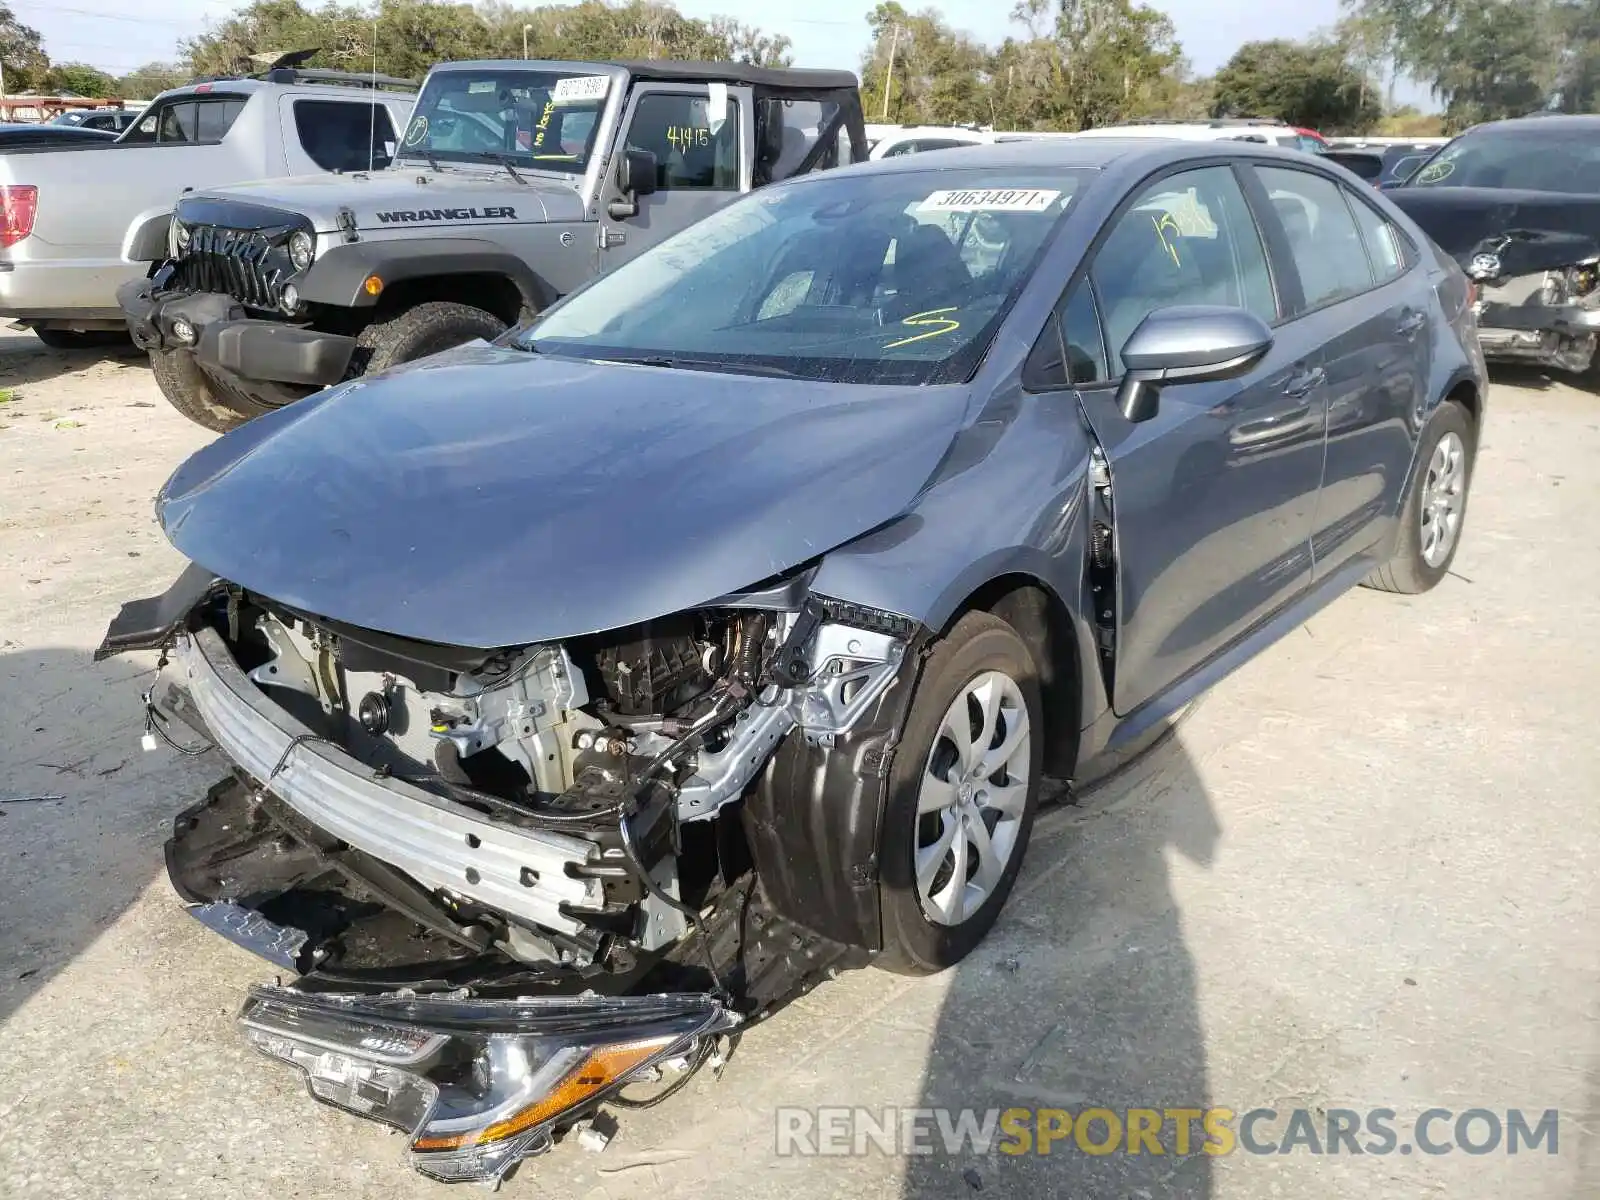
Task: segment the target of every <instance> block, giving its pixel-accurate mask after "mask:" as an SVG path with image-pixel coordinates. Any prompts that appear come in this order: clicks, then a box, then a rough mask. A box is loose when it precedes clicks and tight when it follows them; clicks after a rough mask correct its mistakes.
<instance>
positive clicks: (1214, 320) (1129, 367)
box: [1117, 305, 1272, 421]
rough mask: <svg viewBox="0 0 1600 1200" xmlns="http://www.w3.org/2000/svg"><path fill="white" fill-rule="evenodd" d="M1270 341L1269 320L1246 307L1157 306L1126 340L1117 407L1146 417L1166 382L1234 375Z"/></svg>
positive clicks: (1130, 417) (1136, 416)
mask: <svg viewBox="0 0 1600 1200" xmlns="http://www.w3.org/2000/svg"><path fill="white" fill-rule="evenodd" d="M1271 346H1272V330H1270V329H1268V328H1267V324H1266V322H1265V321H1263V320H1262V319H1261V318H1260V317H1258V316H1256V315H1255V314H1254V313H1250V312H1246V311H1245V310H1244V309H1242V308H1226V307H1221V306H1214V305H1192V306H1190V305H1180V306H1176V307H1173V308H1158V309H1156V310H1155V311H1154V312H1152V313H1150V314H1149V315H1148V316H1146V317H1145V319H1144V320H1142V321H1140V322H1139V326H1138V328H1137V329H1135V330H1134V331H1133V333H1132V334H1131V335H1129V337H1128V340H1127V342H1125V343H1124V344H1123V347H1122V365H1123V367H1124V368H1125V371H1124V374H1123V376H1122V385H1121V386H1120V387H1119V388H1118V389H1117V407H1118V408H1120V409H1121V410H1122V415H1123V416H1124V417H1126V418H1127V419H1128V420H1130V421H1148V420H1149V419H1150V418H1151V417H1153V416H1155V415H1156V410H1157V408H1158V407H1159V405H1160V398H1161V388H1162V387H1163V386H1164V385H1166V384H1171V383H1199V382H1202V381H1204V380H1208V379H1234V378H1236V377H1238V376H1240V375H1243V374H1244V373H1245V372H1246V371H1248V370H1250V368H1251V367H1253V366H1255V364H1256V363H1257V362H1259V361H1260V360H1261V356H1262V355H1263V354H1265V353H1266V352H1267V350H1268V349H1269V348H1270V347H1271Z"/></svg>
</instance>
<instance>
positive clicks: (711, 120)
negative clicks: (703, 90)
mask: <svg viewBox="0 0 1600 1200" xmlns="http://www.w3.org/2000/svg"><path fill="white" fill-rule="evenodd" d="M727 119H728V85H727V84H725V83H713V84H712V85H711V102H710V103H709V104H707V105H706V124H707V125H709V126H710V127H711V136H712V137H716V135H717V132H718V131H719V130H720V129H721V128H722V123H723V122H724V121H726V120H727Z"/></svg>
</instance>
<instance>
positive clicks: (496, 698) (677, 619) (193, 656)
mask: <svg viewBox="0 0 1600 1200" xmlns="http://www.w3.org/2000/svg"><path fill="white" fill-rule="evenodd" d="M897 632H899V633H900V635H901V636H898V637H897V636H895V634H892V633H889V632H885V631H883V630H871V629H864V628H859V627H852V626H847V625H844V624H841V623H837V622H833V621H830V620H828V619H827V615H826V612H825V609H824V607H823V605H822V604H821V603H820V602H817V601H810V602H808V604H807V605H806V606H804V607H801V608H799V609H797V610H795V611H792V612H784V611H766V610H739V609H722V610H706V611H703V612H696V613H689V614H682V615H677V616H671V617H667V618H663V619H661V620H657V621H651V622H648V623H646V624H644V625H641V626H637V627H634V628H631V629H627V630H622V631H618V632H616V633H607V634H602V635H596V636H593V637H586V638H580V639H575V640H573V641H571V642H569V643H567V644H562V645H545V646H529V647H521V648H517V649H512V650H506V651H498V652H492V653H485V652H481V651H464V650H453V649H450V648H446V647H437V646H428V645H424V644H420V643H411V642H405V641H403V640H401V639H395V638H389V637H386V636H384V635H381V634H372V633H369V632H366V631H361V630H352V629H349V628H345V627H341V626H336V625H333V624H331V623H326V622H319V621H316V620H314V619H311V618H308V617H306V616H303V615H301V614H297V613H294V612H291V611H289V610H287V609H285V608H282V607H280V606H278V605H275V604H273V603H272V602H270V601H266V600H263V599H261V598H258V597H254V596H251V595H248V594H246V593H244V592H242V591H240V590H238V589H223V590H222V591H221V592H220V593H219V594H217V595H216V596H214V597H213V598H212V599H211V600H210V601H209V605H208V607H206V608H205V609H204V611H203V615H201V616H200V618H199V619H198V620H197V621H196V622H195V626H194V628H193V629H192V630H191V631H190V633H189V636H188V637H186V638H185V639H184V644H183V646H182V647H181V648H180V650H179V651H178V653H177V654H176V656H175V663H174V664H173V666H169V667H168V668H167V672H168V673H171V672H172V671H173V670H174V668H176V670H177V671H178V672H179V674H180V677H179V678H178V679H176V680H175V682H176V684H177V685H178V686H179V687H180V688H182V689H183V690H184V691H185V692H187V694H188V696H189V700H188V702H187V703H188V704H190V705H192V710H193V712H194V713H195V714H196V715H198V717H199V718H200V721H201V723H202V727H203V728H204V729H206V730H207V732H208V735H209V736H212V737H214V738H216V740H217V741H218V744H219V745H220V746H221V748H222V749H223V750H224V751H225V752H226V753H227V754H228V755H229V757H230V758H232V759H233V761H234V762H235V763H236V764H237V765H238V766H239V767H240V768H241V769H242V770H243V772H244V773H245V776H246V777H247V778H249V779H251V780H252V781H254V783H255V785H256V788H257V792H258V793H259V797H258V800H257V803H258V805H261V806H266V809H265V811H266V814H267V819H268V821H269V823H271V824H274V825H276V826H286V827H289V828H290V830H291V832H292V826H293V824H294V822H295V821H296V820H303V821H306V822H309V823H310V824H311V825H313V826H315V827H316V828H317V829H319V830H320V831H322V832H325V833H327V834H330V835H332V836H333V837H335V838H337V839H338V840H339V841H341V842H343V843H346V844H347V845H348V846H350V847H353V848H354V849H355V850H356V851H359V852H360V853H362V854H364V855H369V856H371V857H373V858H375V859H377V860H379V862H381V863H382V864H383V865H384V866H385V867H387V868H390V869H396V870H398V871H399V872H402V873H403V874H404V875H405V876H407V877H408V878H409V880H410V881H413V882H414V883H415V884H417V885H420V889H421V890H422V891H424V892H425V895H417V896H412V897H410V900H409V904H410V907H412V909H413V914H412V915H414V916H416V917H418V918H421V923H422V924H423V925H425V926H427V927H429V929H430V931H431V932H432V933H433V934H435V935H437V936H440V937H442V938H444V939H445V940H446V941H449V942H454V943H456V944H457V945H458V946H460V947H462V948H463V949H471V950H475V951H480V952H481V951H491V950H492V951H494V952H497V953H498V954H500V955H503V956H504V957H505V958H506V959H508V960H510V961H512V962H516V963H521V964H536V965H540V966H556V967H560V968H564V969H571V970H576V971H584V972H586V971H589V970H591V969H599V970H604V971H610V972H615V973H627V972H630V971H632V970H634V969H635V968H636V967H637V965H638V962H639V957H640V955H641V953H648V952H652V951H658V950H661V949H662V948H664V947H666V946H668V945H670V944H672V943H673V942H675V941H677V940H678V939H679V938H681V937H682V936H683V935H684V934H685V933H686V932H687V931H688V928H689V925H690V923H691V921H692V920H693V919H694V918H695V909H694V908H693V907H691V906H690V905H689V904H687V903H686V902H685V898H686V897H688V896H693V897H694V898H695V899H696V900H703V899H704V897H705V895H706V889H707V888H708V887H709V886H710V884H711V880H710V879H708V878H706V877H705V875H706V872H707V871H714V872H716V873H717V874H718V875H719V876H722V877H723V882H724V883H725V882H727V880H726V876H725V873H724V872H723V871H722V867H723V865H724V864H723V863H721V861H720V859H721V858H723V857H727V855H726V853H725V852H721V853H719V850H718V847H717V845H716V844H715V842H716V838H715V836H714V835H713V833H712V831H711V830H710V829H709V828H702V827H708V826H709V825H710V824H711V823H713V822H714V820H715V818H717V817H718V816H719V814H720V813H722V811H723V810H724V809H725V808H726V807H727V806H728V805H730V804H733V803H734V802H736V801H738V800H739V799H740V797H741V796H742V795H743V793H744V791H745V789H746V788H747V786H748V785H749V784H750V782H751V780H752V779H753V778H754V777H755V776H756V774H757V773H758V772H759V771H760V769H761V768H762V766H763V765H764V764H765V763H766V761H767V759H768V758H769V756H770V755H771V754H772V752H773V750H774V748H775V747H776V746H777V745H778V744H779V742H780V741H781V740H782V739H783V738H784V737H786V736H787V735H788V734H789V733H790V732H791V731H793V730H794V729H796V727H798V726H802V725H803V726H804V728H805V733H806V735H807V736H809V737H813V738H817V737H821V738H830V739H831V738H834V737H837V736H839V735H841V734H845V733H848V732H849V730H850V729H851V728H852V727H853V725H854V724H855V722H856V720H857V719H858V718H859V716H860V715H861V714H862V713H863V712H865V711H866V710H867V708H868V707H869V706H871V705H872V704H873V703H874V702H875V701H876V700H877V699H878V698H879V697H880V696H881V695H882V693H883V692H884V691H885V690H886V689H887V688H888V687H889V686H890V685H891V684H892V683H893V682H894V679H895V676H896V673H897V670H898V667H899V664H900V662H901V660H902V657H903V655H904V652H905V645H906V642H905V635H906V634H907V633H909V629H900V630H897ZM185 676H186V678H185ZM251 693H253V695H252V694H251ZM241 700H243V701H245V702H244V703H240V701H241ZM183 703H184V702H182V701H180V702H179V707H180V710H181V708H182V705H183ZM274 710H276V711H274ZM153 719H155V720H160V719H161V718H160V717H159V716H156V717H154V718H153ZM261 730H267V731H269V734H268V736H269V739H270V742H269V744H258V739H257V737H256V736H255V735H256V734H257V733H258V732H259V731H261ZM272 734H276V735H278V737H277V738H271V735H272ZM280 739H281V741H282V743H283V744H282V746H281V748H280V747H279V746H278V740H280ZM274 750H276V751H277V753H276V754H273V753H272V752H273V751H274ZM269 759H270V760H271V761H269ZM356 772H360V773H361V774H360V775H356V776H355V780H353V779H351V778H349V776H351V775H353V774H355V773H356ZM340 776H344V778H340ZM362 776H364V777H362ZM356 780H359V782H356ZM357 792H359V793H360V795H359V797H358V796H357V795H356V793H357ZM275 807H276V808H278V809H279V811H277V812H276V813H274V811H273V810H274V808H275ZM284 809H286V810H287V811H281V810H284ZM385 809H386V811H385ZM389 822H393V823H394V828H392V829H391V828H387V827H386V825H387V824H388V823H389ZM194 890H195V891H196V892H197V894H200V893H201V891H202V889H201V888H199V887H195V889H194ZM205 890H207V891H210V890H215V891H216V896H217V898H218V899H221V900H233V899H236V897H233V896H228V895H225V894H224V893H226V892H228V891H229V890H230V889H229V887H228V878H227V877H226V876H225V875H222V874H218V875H217V876H216V878H215V880H214V889H205ZM233 890H237V889H233ZM324 924H325V922H324ZM308 941H309V938H308ZM311 952H312V954H313V955H316V956H317V957H316V958H315V960H314V961H315V963H316V964H317V965H326V966H327V967H328V968H330V969H333V968H337V967H338V966H339V964H340V963H341V962H342V961H344V959H345V957H346V956H347V955H349V954H350V953H351V948H350V947H349V946H347V945H345V944H344V943H343V942H341V940H340V939H339V938H338V937H330V938H327V939H325V940H323V941H322V942H321V943H320V944H318V945H316V946H313V947H311ZM286 965H293V966H295V967H296V969H302V970H303V969H306V968H308V967H310V966H311V965H313V961H312V960H305V961H298V960H297V961H295V962H294V963H293V964H286ZM361 965H363V966H370V965H374V964H367V963H363V964H361Z"/></svg>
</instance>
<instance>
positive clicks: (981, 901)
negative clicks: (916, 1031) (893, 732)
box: [877, 612, 1044, 975]
mask: <svg viewBox="0 0 1600 1200" xmlns="http://www.w3.org/2000/svg"><path fill="white" fill-rule="evenodd" d="M990 714H994V715H992V716H991V715H990ZM963 727H964V728H965V731H966V736H965V738H964V739H963V738H962V736H961V729H962V728H963ZM985 729H987V730H988V731H989V732H988V734H987V736H985V733H984V731H985ZM952 731H953V733H954V735H953V736H952ZM963 740H964V741H965V742H966V743H967V745H968V746H970V750H968V749H966V748H965V747H964V746H963V745H962V744H961V743H962V741H963ZM1024 742H1025V744H1023V743H1024ZM1008 747H1009V748H1010V749H1009V751H1008ZM1043 762H1044V721H1043V705H1042V704H1041V702H1040V696H1039V672H1038V668H1037V666H1036V664H1035V663H1034V660H1033V655H1032V654H1031V653H1029V651H1028V647H1027V645H1026V644H1025V643H1024V642H1023V640H1022V639H1021V638H1020V637H1019V636H1017V632H1016V630H1014V629H1013V628H1012V627H1011V626H1010V625H1007V624H1006V623H1005V622H1004V621H1002V620H1001V619H1000V618H999V617H996V616H993V615H992V614H990V613H985V612H971V613H968V614H967V615H966V616H964V617H962V618H961V620H960V621H958V622H957V623H956V626H955V628H954V629H952V630H951V631H950V632H949V634H947V635H946V636H945V637H944V638H943V639H942V640H941V641H940V642H939V643H938V644H937V645H936V647H935V648H934V650H933V653H932V654H931V655H929V657H928V660H927V662H926V664H925V665H924V667H923V670H922V676H921V678H920V680H919V681H918V683H917V690H916V692H915V694H914V695H913V696H912V698H911V710H910V712H909V714H908V715H907V718H906V726H905V731H904V734H903V736H902V737H901V739H900V744H899V746H898V748H897V749H896V751H895V756H894V766H893V768H892V770H891V772H890V775H889V798H888V804H887V806H886V810H885V812H884V825H883V834H882V839H881V853H880V858H879V861H880V864H881V866H880V882H879V885H878V888H879V903H880V905H881V910H882V914H883V952H882V953H881V954H880V955H879V956H878V958H877V965H878V966H880V967H882V968H884V969H885V970H888V971H894V972H896V973H898V974H902V975H931V974H933V973H935V972H937V971H942V970H944V969H945V968H946V967H949V966H953V965H954V964H955V963H957V962H960V961H961V959H963V958H965V957H966V956H967V955H968V954H969V953H971V952H972V950H973V949H974V948H975V947H976V946H977V944H978V943H979V942H980V941H982V940H983V937H984V935H985V934H987V933H988V932H989V930H990V928H991V927H992V926H993V925H994V923H995V919H996V918H997V917H998V916H999V915H1000V910H1001V908H1002V907H1004V905H1005V902H1006V897H1007V896H1008V895H1010V893H1011V887H1012V884H1014V883H1015V882H1016V878H1017V872H1018V871H1020V870H1021V869H1022V857H1023V854H1024V853H1025V852H1026V850H1027V847H1028V835H1029V833H1030V832H1031V830H1032V828H1033V816H1034V812H1035V810H1036V809H1037V808H1038V805H1039V785H1040V780H1041V777H1042V774H1043ZM980 826H981V831H977V832H975V831H976V830H978V828H979V827H980ZM983 847H987V848H988V853H987V854H986V853H985V850H984V849H983Z"/></svg>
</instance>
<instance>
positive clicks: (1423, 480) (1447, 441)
mask: <svg viewBox="0 0 1600 1200" xmlns="http://www.w3.org/2000/svg"><path fill="white" fill-rule="evenodd" d="M1476 435H1477V430H1476V429H1474V428H1473V424H1472V418H1471V417H1470V416H1469V415H1468V414H1467V410H1466V409H1465V408H1463V407H1462V406H1461V405H1460V404H1458V403H1456V402H1455V401H1454V400H1446V401H1445V402H1444V403H1443V404H1441V405H1439V407H1438V408H1437V409H1435V410H1434V413H1433V416H1432V417H1431V418H1429V420H1428V424H1427V426H1426V427H1425V428H1424V429H1423V433H1422V440H1421V444H1420V445H1419V446H1418V448H1417V470H1416V474H1414V475H1413V476H1412V477H1411V484H1410V486H1409V487H1408V488H1407V489H1406V494H1405V499H1404V500H1403V501H1402V503H1401V505H1400V535H1399V538H1398V540H1397V541H1396V543H1395V548H1394V557H1393V558H1391V559H1390V560H1389V561H1388V562H1386V563H1385V564H1384V565H1383V566H1381V567H1379V568H1378V569H1377V570H1375V571H1373V572H1372V574H1370V575H1368V576H1367V577H1366V579H1365V580H1363V581H1362V582H1363V586H1365V587H1369V588H1373V589H1375V590H1377V591H1380V592H1400V593H1402V594H1405V595H1416V594H1418V593H1420V592H1426V591H1428V590H1430V589H1431V588H1433V587H1434V586H1435V585H1436V584H1438V582H1439V581H1440V580H1441V579H1443V578H1444V577H1445V575H1446V574H1448V573H1449V570H1450V564H1451V563H1452V562H1454V561H1455V557H1456V549H1457V547H1459V546H1460V545H1461V532H1462V529H1463V527H1464V526H1465V525H1466V520H1467V497H1468V494H1469V492H1470V491H1471V486H1472V469H1473V465H1474V463H1475V461H1476V458H1477V436H1476Z"/></svg>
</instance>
